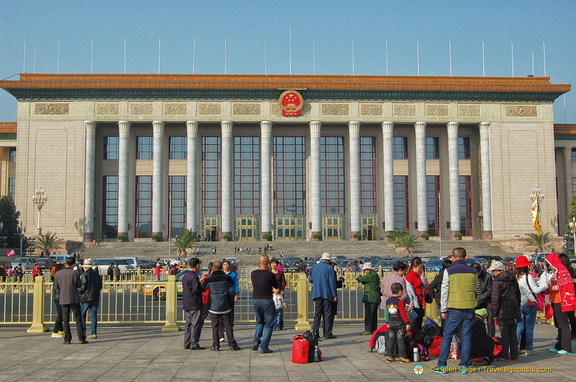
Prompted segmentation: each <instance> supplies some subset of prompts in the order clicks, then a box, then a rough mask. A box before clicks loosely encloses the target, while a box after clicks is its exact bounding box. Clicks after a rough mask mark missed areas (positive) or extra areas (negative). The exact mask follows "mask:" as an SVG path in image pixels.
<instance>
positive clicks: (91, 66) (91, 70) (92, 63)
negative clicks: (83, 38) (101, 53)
mask: <svg viewBox="0 0 576 382" xmlns="http://www.w3.org/2000/svg"><path fill="white" fill-rule="evenodd" d="M93 69H94V37H90V74H92V73H94V71H93Z"/></svg>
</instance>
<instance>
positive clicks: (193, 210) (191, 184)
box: [186, 121, 198, 232]
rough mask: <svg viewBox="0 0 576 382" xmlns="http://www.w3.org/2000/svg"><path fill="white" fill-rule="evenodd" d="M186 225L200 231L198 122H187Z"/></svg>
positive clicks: (193, 230)
mask: <svg viewBox="0 0 576 382" xmlns="http://www.w3.org/2000/svg"><path fill="white" fill-rule="evenodd" d="M186 139H187V155H186V158H187V159H186V227H187V228H188V229H189V230H190V231H192V232H198V223H197V222H198V220H197V219H198V216H197V214H198V205H197V203H198V195H196V194H197V192H198V186H197V183H198V182H197V181H198V179H196V178H197V176H198V170H197V169H198V162H197V160H198V158H197V151H198V148H197V140H198V122H196V121H188V122H186Z"/></svg>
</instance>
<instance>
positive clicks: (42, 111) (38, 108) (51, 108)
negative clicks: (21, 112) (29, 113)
mask: <svg viewBox="0 0 576 382" xmlns="http://www.w3.org/2000/svg"><path fill="white" fill-rule="evenodd" d="M69 112H70V104H69V103H52V102H51V103H48V102H46V103H37V104H35V105H34V113H35V114H36V115H68V114H69Z"/></svg>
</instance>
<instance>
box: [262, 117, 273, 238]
mask: <svg viewBox="0 0 576 382" xmlns="http://www.w3.org/2000/svg"><path fill="white" fill-rule="evenodd" d="M260 134H261V142H260V147H261V148H262V149H261V151H260V166H261V173H260V198H261V205H260V219H261V230H262V235H265V234H270V233H272V202H271V198H272V171H271V165H272V156H271V148H272V122H270V121H262V122H260Z"/></svg>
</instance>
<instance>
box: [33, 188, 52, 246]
mask: <svg viewBox="0 0 576 382" xmlns="http://www.w3.org/2000/svg"><path fill="white" fill-rule="evenodd" d="M46 201H48V197H47V196H46V195H44V190H43V189H42V186H38V188H37V189H36V191H34V195H33V196H32V203H34V204H35V205H36V208H37V209H38V227H37V231H38V235H42V226H41V225H40V217H41V216H42V212H41V211H42V207H44V204H46Z"/></svg>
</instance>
